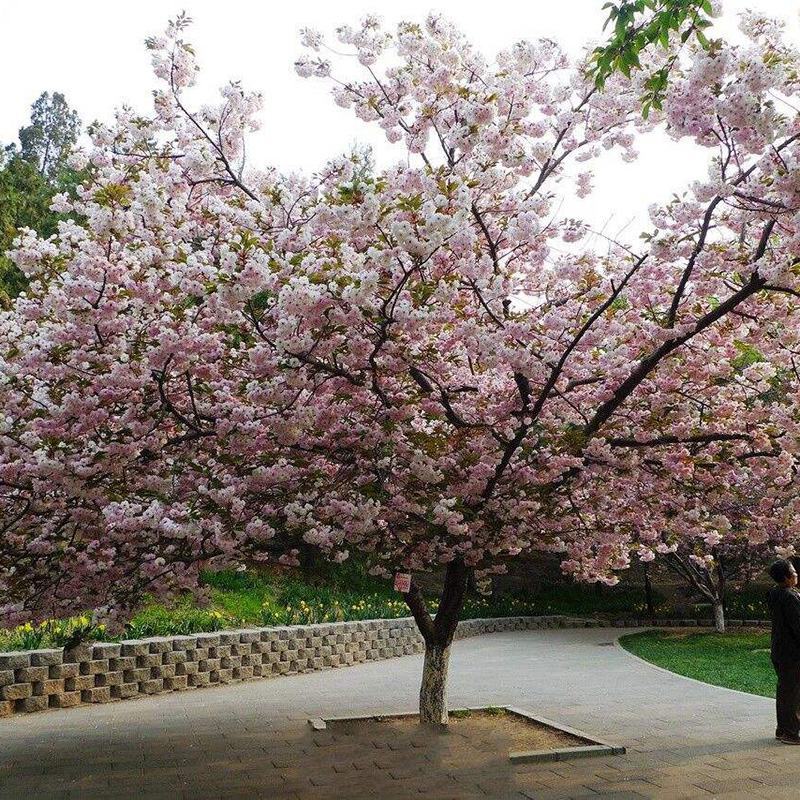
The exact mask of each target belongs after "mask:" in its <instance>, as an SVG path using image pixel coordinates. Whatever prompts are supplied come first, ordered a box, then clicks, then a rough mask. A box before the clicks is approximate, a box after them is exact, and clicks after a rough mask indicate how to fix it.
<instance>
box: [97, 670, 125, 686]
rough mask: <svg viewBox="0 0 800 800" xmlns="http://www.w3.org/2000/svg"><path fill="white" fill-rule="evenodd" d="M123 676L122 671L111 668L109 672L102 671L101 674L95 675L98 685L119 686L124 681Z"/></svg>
mask: <svg viewBox="0 0 800 800" xmlns="http://www.w3.org/2000/svg"><path fill="white" fill-rule="evenodd" d="M122 678H123V673H122V672H116V671H114V672H112V671H111V670H109V671H108V672H102V673H101V674H100V675H95V684H96V685H97V686H119V685H120V684H121V683H123V679H122Z"/></svg>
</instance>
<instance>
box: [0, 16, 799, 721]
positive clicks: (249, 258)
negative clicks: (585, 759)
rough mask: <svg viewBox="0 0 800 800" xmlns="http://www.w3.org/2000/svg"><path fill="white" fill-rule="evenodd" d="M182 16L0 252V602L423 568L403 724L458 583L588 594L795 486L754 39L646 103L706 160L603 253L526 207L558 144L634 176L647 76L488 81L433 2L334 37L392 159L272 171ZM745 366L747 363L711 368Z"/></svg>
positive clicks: (771, 170)
mask: <svg viewBox="0 0 800 800" xmlns="http://www.w3.org/2000/svg"><path fill="white" fill-rule="evenodd" d="M183 27H184V21H179V22H178V23H176V24H174V25H173V26H171V28H170V30H169V31H168V35H167V36H165V37H162V38H157V39H153V40H151V41H150V42H149V43H148V46H149V47H150V49H151V52H152V56H153V62H154V67H155V71H156V75H157V76H158V77H159V79H160V80H161V81H162V83H161V87H160V89H159V90H158V91H157V92H156V94H155V106H156V111H155V114H154V116H153V117H151V118H145V117H141V116H138V115H135V114H134V113H133V112H132V111H130V110H127V109H125V110H123V111H121V112H120V113H119V114H118V117H117V121H116V124H115V125H113V126H111V127H102V126H99V127H98V128H97V129H96V130H95V131H94V132H93V134H94V135H93V148H92V150H91V151H90V152H89V153H88V154H87V158H88V160H89V162H90V163H91V164H92V165H93V171H92V173H91V175H90V177H89V179H88V181H87V183H86V184H85V185H84V186H83V187H82V188H81V189H80V190H79V192H78V194H77V197H76V198H73V199H71V198H69V197H67V196H59V197H57V198H56V206H55V207H56V208H57V209H58V210H60V211H65V212H70V213H72V214H74V215H76V218H79V219H81V220H82V223H81V224H77V223H76V222H69V221H68V222H65V223H63V224H62V225H61V226H60V230H59V234H58V236H57V237H55V238H54V239H51V240H44V239H42V238H41V237H36V236H35V235H33V234H30V235H26V236H25V237H23V240H22V241H21V243H20V247H19V248H18V249H17V250H16V251H15V253H14V254H13V258H14V260H15V263H16V264H17V265H18V266H19V267H20V268H21V269H22V270H23V271H24V272H25V273H26V275H27V276H29V278H30V279H31V286H30V293H29V294H30V296H29V297H26V298H21V299H20V300H19V301H18V302H17V303H16V304H15V305H14V307H13V309H12V310H10V311H9V312H6V313H4V314H2V315H0V342H2V346H0V357H2V359H3V361H2V369H1V370H0V374H2V375H3V376H4V381H5V383H4V385H3V388H2V400H3V415H4V416H3V419H2V427H0V447H2V451H0V452H1V455H0V489H2V491H1V492H0V503H2V512H3V513H2V520H3V522H2V525H3V527H2V529H1V530H2V535H0V592H2V595H3V596H4V597H5V598H7V602H6V604H5V606H4V607H3V608H2V609H0V611H2V613H4V614H5V616H6V618H7V619H9V620H19V619H24V618H26V617H38V618H43V617H47V616H53V615H56V616H63V615H64V614H66V613H69V612H70V611H72V610H73V609H78V608H80V609H84V608H87V607H93V608H96V607H100V606H106V607H107V609H106V610H107V613H108V614H110V615H112V617H113V615H114V614H115V613H116V614H124V613H125V612H126V611H127V610H128V609H130V608H131V607H132V606H134V605H135V604H136V603H137V602H138V601H139V599H140V598H141V597H142V595H143V594H144V593H147V592H150V593H155V594H162V595H168V594H169V593H170V592H174V591H177V590H180V589H181V588H184V587H190V586H192V585H193V584H194V582H195V581H196V578H197V565H198V564H199V563H201V562H204V561H207V560H209V559H212V560H213V559H216V560H217V562H219V563H224V562H226V561H231V560H239V559H243V558H253V559H259V558H260V559H263V558H265V557H266V556H268V555H269V548H270V547H271V546H273V545H274V544H275V543H277V544H279V545H281V546H282V550H283V553H282V555H281V556H280V558H281V559H282V560H283V561H284V562H285V563H294V562H296V560H297V555H298V543H299V542H301V541H302V542H305V543H307V544H312V545H314V546H316V547H318V548H319V549H320V550H321V552H322V553H323V554H325V555H326V556H327V557H328V558H330V559H331V560H334V561H337V560H343V559H345V558H347V556H348V553H349V551H350V550H351V549H355V550H358V551H360V552H362V553H364V554H365V556H366V557H367V558H368V559H369V560H370V561H371V563H372V565H373V570H374V571H375V572H376V573H378V574H383V575H387V576H391V574H392V573H393V572H394V571H397V570H401V571H408V572H412V573H419V572H423V571H426V570H440V569H443V570H444V573H445V575H444V584H443V588H442V591H441V594H440V597H439V600H438V604H436V607H435V608H429V607H428V606H427V605H426V602H425V600H424V598H423V597H422V595H421V593H420V591H419V588H418V586H417V583H416V581H414V582H412V586H411V590H410V592H409V593H408V594H407V595H406V596H405V597H406V601H407V603H408V605H409V608H410V609H411V612H412V613H413V615H414V617H415V619H416V620H417V623H418V625H419V628H420V631H421V633H422V635H423V638H424V640H425V645H426V651H425V665H424V668H423V680H422V688H421V692H420V713H421V719H422V720H423V721H424V722H426V723H435V724H441V723H443V722H446V721H447V698H446V686H447V669H448V660H449V652H450V645H451V642H452V639H453V635H454V632H455V628H456V624H457V621H458V618H459V614H460V611H461V606H462V603H463V600H464V592H465V589H466V585H467V579H468V577H469V574H470V573H471V572H474V573H475V575H476V576H477V578H478V580H485V579H488V578H489V577H491V575H493V574H495V573H497V572H498V571H502V570H503V568H504V566H505V564H506V563H507V561H508V560H509V559H511V558H514V557H515V556H517V555H519V554H520V553H522V552H529V551H539V550H544V551H552V552H557V553H560V554H561V555H562V558H563V562H562V569H563V570H564V571H565V572H566V573H567V574H569V575H573V576H575V577H576V578H578V579H580V580H587V581H602V582H606V583H613V582H614V581H615V580H616V578H615V575H614V573H615V571H616V570H619V569H623V568H625V567H626V566H628V565H629V563H630V560H631V556H632V554H634V556H638V557H639V558H645V559H646V558H648V557H650V556H655V555H659V554H662V553H663V554H668V553H669V552H670V548H671V544H670V543H668V542H667V541H665V536H666V535H668V534H670V533H671V532H673V531H684V532H687V533H689V532H691V533H694V532H695V531H701V530H704V529H705V528H706V523H707V519H706V516H707V515H706V514H705V510H706V509H720V508H722V506H723V501H724V498H725V497H726V496H727V494H728V493H729V491H730V489H731V487H736V486H739V485H742V484H743V483H744V482H746V481H748V480H750V481H753V482H755V483H756V484H758V485H762V486H766V487H769V488H770V490H771V491H774V492H775V493H776V502H777V503H780V502H782V501H783V499H784V497H783V495H784V493H785V494H786V495H789V496H790V495H791V491H792V490H791V484H792V481H793V480H794V468H795V457H794V453H795V452H797V450H798V446H800V443H799V442H798V433H799V432H800V428H798V413H797V407H796V400H795V398H796V397H797V393H796V391H794V387H795V384H794V381H795V380H796V374H795V373H793V371H792V370H793V364H794V360H793V359H794V358H795V354H796V352H797V350H798V336H800V334H798V330H800V326H798V325H797V324H796V315H797V304H796V297H797V295H798V291H799V289H800V287H798V285H797V281H798V275H797V265H798V263H799V261H798V259H799V257H800V252H798V246H797V242H798V238H797V231H798V228H797V216H798V212H800V207H798V201H797V198H798V196H800V194H799V193H798V192H797V191H796V189H797V185H796V179H797V174H798V171H797V170H795V169H793V168H792V165H793V164H795V162H796V161H797V159H798V157H799V156H800V153H799V152H798V147H797V144H796V143H797V140H798V134H797V133H796V112H794V111H793V105H790V104H791V103H794V104H795V105H796V101H795V100H794V94H795V92H796V86H795V82H794V77H793V76H794V75H795V74H796V70H797V64H796V60H797V57H796V55H795V54H794V53H793V52H792V51H791V50H789V49H788V48H785V47H784V46H783V45H782V42H781V41H780V38H779V37H778V35H777V32H776V31H775V29H774V28H771V27H768V26H767V27H765V26H754V27H752V26H751V28H750V30H751V33H752V35H753V36H754V40H753V41H752V42H751V43H750V44H749V45H746V46H744V47H733V46H731V47H727V46H726V47H725V48H723V49H721V50H715V51H714V52H711V51H709V52H704V51H702V50H698V51H694V52H693V54H692V57H691V60H687V63H686V64H685V65H684V67H683V68H682V71H681V75H680V76H679V77H676V78H675V79H674V80H672V81H671V82H670V86H669V89H668V93H667V97H666V100H665V103H664V116H665V117H666V118H667V119H668V120H669V123H670V126H669V130H670V132H671V134H672V135H674V136H676V137H680V136H691V137H693V139H694V140H695V141H696V142H697V143H698V145H700V146H703V147H708V148H712V149H713V152H714V153H715V154H716V156H717V158H716V160H715V161H714V162H713V168H712V170H711V172H710V174H709V175H707V176H704V178H703V179H702V180H700V181H698V182H697V183H695V184H693V185H692V188H691V190H690V191H688V192H687V193H686V194H684V195H683V196H680V197H676V198H674V199H673V200H672V201H671V202H669V203H667V204H666V205H661V206H659V205H655V206H653V207H652V209H651V218H652V222H653V226H654V230H653V231H652V232H650V233H648V234H647V235H646V236H645V237H644V239H642V240H640V243H639V245H638V246H636V247H633V246H627V245H625V244H624V243H614V244H612V246H611V248H610V250H609V249H603V250H598V249H597V248H595V247H594V246H592V243H591V241H587V240H585V239H583V238H582V237H583V236H584V235H585V233H586V232H587V230H588V225H587V224H586V223H582V222H579V221H575V220H564V219H560V218H559V217H558V215H557V213H556V204H557V194H556V193H557V191H559V190H560V191H573V190H574V187H576V186H577V190H578V191H579V192H582V193H583V192H586V191H588V190H589V188H590V181H589V178H588V174H589V173H588V172H584V173H580V174H577V175H576V174H575V173H571V172H568V171H567V166H568V164H569V163H570V162H571V161H575V162H577V163H582V162H586V161H590V160H591V159H592V158H594V157H596V156H597V155H598V154H599V153H600V152H602V151H603V150H605V149H613V148H616V149H618V150H619V151H620V152H622V153H623V154H624V155H626V156H628V157H630V156H632V147H633V144H634V142H635V134H636V132H637V130H638V131H645V130H646V129H647V128H648V126H649V125H651V124H655V123H656V122H657V121H659V119H660V117H659V115H658V114H651V119H650V121H649V122H644V121H642V118H641V113H640V96H641V91H642V87H643V81H644V80H646V76H645V73H644V71H643V72H642V73H641V74H632V75H631V77H630V78H627V77H626V76H624V75H614V76H612V77H611V78H610V79H609V84H608V87H607V88H608V91H606V92H605V93H600V92H599V91H598V90H597V88H596V87H595V86H594V84H593V83H592V82H591V81H590V80H588V79H587V77H586V66H587V64H586V62H582V63H579V64H574V65H570V63H569V61H568V59H567V58H566V57H565V56H564V55H563V54H562V53H561V52H560V50H559V49H558V48H557V46H556V45H555V44H553V43H552V42H549V41H542V42H539V43H536V44H530V43H520V44H518V45H516V46H514V47H513V48H512V49H511V50H509V51H505V52H502V53H500V54H499V55H498V57H497V59H496V61H495V62H494V63H487V62H485V61H484V60H483V59H482V58H481V57H480V56H479V55H478V54H477V53H476V52H475V51H474V50H473V49H472V48H471V47H470V45H469V43H468V42H467V41H466V40H465V39H464V38H463V37H462V36H461V35H460V34H459V33H458V31H457V30H455V29H454V28H453V27H452V26H451V25H449V24H448V23H446V22H444V21H442V20H441V19H439V18H436V17H431V18H429V19H428V20H427V21H426V22H425V24H424V25H415V24H410V23H405V24H402V25H401V26H399V28H398V30H397V32H396V33H395V34H394V35H389V34H388V33H387V32H385V31H384V30H382V29H381V28H380V26H379V25H378V24H377V22H376V21H375V20H374V19H372V18H367V19H366V20H365V21H364V23H363V24H362V25H361V27H359V28H355V29H353V28H349V27H343V28H341V29H340V30H339V32H338V35H339V38H340V45H344V46H346V47H348V48H350V49H352V51H353V54H354V55H355V56H356V59H357V60H358V62H359V63H361V64H362V65H363V66H364V68H365V75H364V79H363V80H362V81H358V82H356V81H342V82H340V83H337V84H335V88H334V96H335V99H336V101H337V102H338V103H339V104H340V105H342V106H345V107H351V108H353V110H354V112H355V113H356V115H357V116H358V117H359V118H361V119H363V120H365V121H367V122H373V123H377V124H379V125H380V126H381V127H382V128H383V129H384V131H385V133H386V135H387V137H388V139H389V140H390V141H395V142H400V141H402V142H403V143H404V144H405V145H406V150H407V151H408V152H406V153H404V155H405V156H406V158H405V159H404V160H403V161H402V162H400V163H398V164H397V165H395V166H393V167H391V168H388V169H385V170H383V171H380V172H376V174H375V175H374V176H373V175H370V174H361V175H359V174H358V172H359V170H358V169H357V165H354V163H353V161H352V160H351V159H338V160H334V161H333V162H331V163H330V164H328V165H326V166H325V167H324V168H323V169H321V170H320V171H319V172H318V173H317V174H315V175H313V176H309V177H306V176H302V175H288V176H286V175H282V174H281V173H280V172H278V171H277V170H274V169H266V170H261V171H258V170H253V169H247V168H246V165H245V164H244V160H243V154H244V151H245V150H244V136H245V134H246V132H247V131H248V130H250V129H252V128H253V127H255V125H256V123H255V121H254V115H255V114H256V112H257V111H258V109H259V105H260V101H259V98H258V97H257V96H254V95H249V94H246V93H245V92H243V90H242V89H241V87H239V86H238V85H231V86H228V87H226V88H225V90H224V91H223V97H222V102H221V104H220V105H219V106H218V107H206V108H203V109H201V110H199V111H193V110H192V109H190V108H189V107H188V106H187V104H186V102H185V94H184V89H185V87H187V86H189V85H191V84H192V82H193V81H194V80H195V74H196V66H195V62H194V54H193V51H192V49H191V47H190V46H189V45H188V44H187V43H185V42H184V41H183V39H182V31H183ZM304 38H305V41H306V43H307V44H308V45H309V46H310V47H311V48H312V49H314V50H316V51H318V50H319V48H321V47H322V46H323V43H322V39H321V37H320V36H318V35H317V34H315V33H313V32H311V31H307V32H306V33H305V34H304ZM385 62H388V64H387V66H386V68H385V69H381V68H380V67H379V64H380V63H385ZM297 68H298V71H299V72H300V73H301V74H305V75H320V76H327V75H328V74H329V73H330V70H331V66H330V64H329V63H328V62H327V61H326V60H325V59H323V58H321V57H320V56H319V54H318V52H315V53H313V54H312V55H311V56H310V58H308V59H303V60H301V61H299V62H298V64H297ZM712 76H713V80H712ZM780 97H786V98H787V99H788V101H789V103H790V104H787V106H786V108H785V109H784V108H783V107H781V109H780V111H779V110H778V109H777V107H776V102H777V101H776V100H775V98H780ZM409 153H410V154H411V155H410V156H409ZM581 169H585V167H581ZM566 245H569V246H570V248H567V247H566ZM565 250H566V252H564V251H565ZM743 347H744V348H754V349H755V350H757V351H758V352H759V353H760V354H762V356H763V358H764V360H763V361H760V362H758V363H754V364H752V365H750V366H749V367H747V369H746V370H745V371H744V372H742V375H744V377H745V380H737V377H738V376H739V372H738V370H739V367H738V366H737V364H736V363H735V359H736V357H737V355H738V354H739V353H740V352H741V348H743ZM779 369H780V370H783V371H785V373H786V374H787V376H788V380H789V381H790V386H789V391H786V392H783V393H779V394H777V395H770V394H769V393H768V392H766V389H767V388H768V387H769V381H770V380H771V378H772V377H774V375H775V373H776V371H777V370H779ZM676 481H684V482H686V483H687V484H688V483H691V484H697V485H698V486H700V487H702V492H700V491H694V492H689V491H675V486H676ZM645 502H646V504H647V505H646V508H647V512H648V513H647V515H646V518H643V515H642V508H643V503H645ZM720 514H722V515H723V516H724V512H720V513H719V514H716V516H717V517H719V516H720ZM771 518H772V517H771V516H770V509H769V508H766V507H765V508H763V509H762V508H760V507H759V508H757V509H756V510H755V511H754V512H753V514H752V522H753V525H752V526H750V527H749V528H748V530H758V529H759V528H760V527H763V526H766V525H768V524H769V522H770V519H771ZM729 522H730V520H729ZM715 525H716V529H717V530H727V528H726V526H725V525H724V523H723V521H722V519H716V520H715ZM730 528H731V529H732V528H733V525H732V524H731V526H730ZM434 611H435V616H434V614H433V612H434Z"/></svg>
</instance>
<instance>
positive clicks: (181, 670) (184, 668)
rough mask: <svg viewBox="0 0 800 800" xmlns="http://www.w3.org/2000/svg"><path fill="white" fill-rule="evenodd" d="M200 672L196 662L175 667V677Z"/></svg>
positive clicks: (187, 662) (188, 662)
mask: <svg viewBox="0 0 800 800" xmlns="http://www.w3.org/2000/svg"><path fill="white" fill-rule="evenodd" d="M199 671H200V665H199V664H198V663H197V662H196V661H186V662H185V663H183V664H181V663H178V664H176V665H175V674H176V675H196V674H197V673H198V672H199Z"/></svg>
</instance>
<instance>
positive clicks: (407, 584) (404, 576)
mask: <svg viewBox="0 0 800 800" xmlns="http://www.w3.org/2000/svg"><path fill="white" fill-rule="evenodd" d="M394 589H395V591H396V592H402V593H403V594H408V593H409V592H410V591H411V575H409V573H407V572H396V573H395V574H394Z"/></svg>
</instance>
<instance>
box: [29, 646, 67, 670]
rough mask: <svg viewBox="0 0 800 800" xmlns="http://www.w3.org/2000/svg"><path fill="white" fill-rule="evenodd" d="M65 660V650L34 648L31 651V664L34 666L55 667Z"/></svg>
mask: <svg viewBox="0 0 800 800" xmlns="http://www.w3.org/2000/svg"><path fill="white" fill-rule="evenodd" d="M63 661H64V651H63V650H34V651H33V652H32V653H31V666H33V667H54V666H55V665H56V664H61V663H62V662H63Z"/></svg>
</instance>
